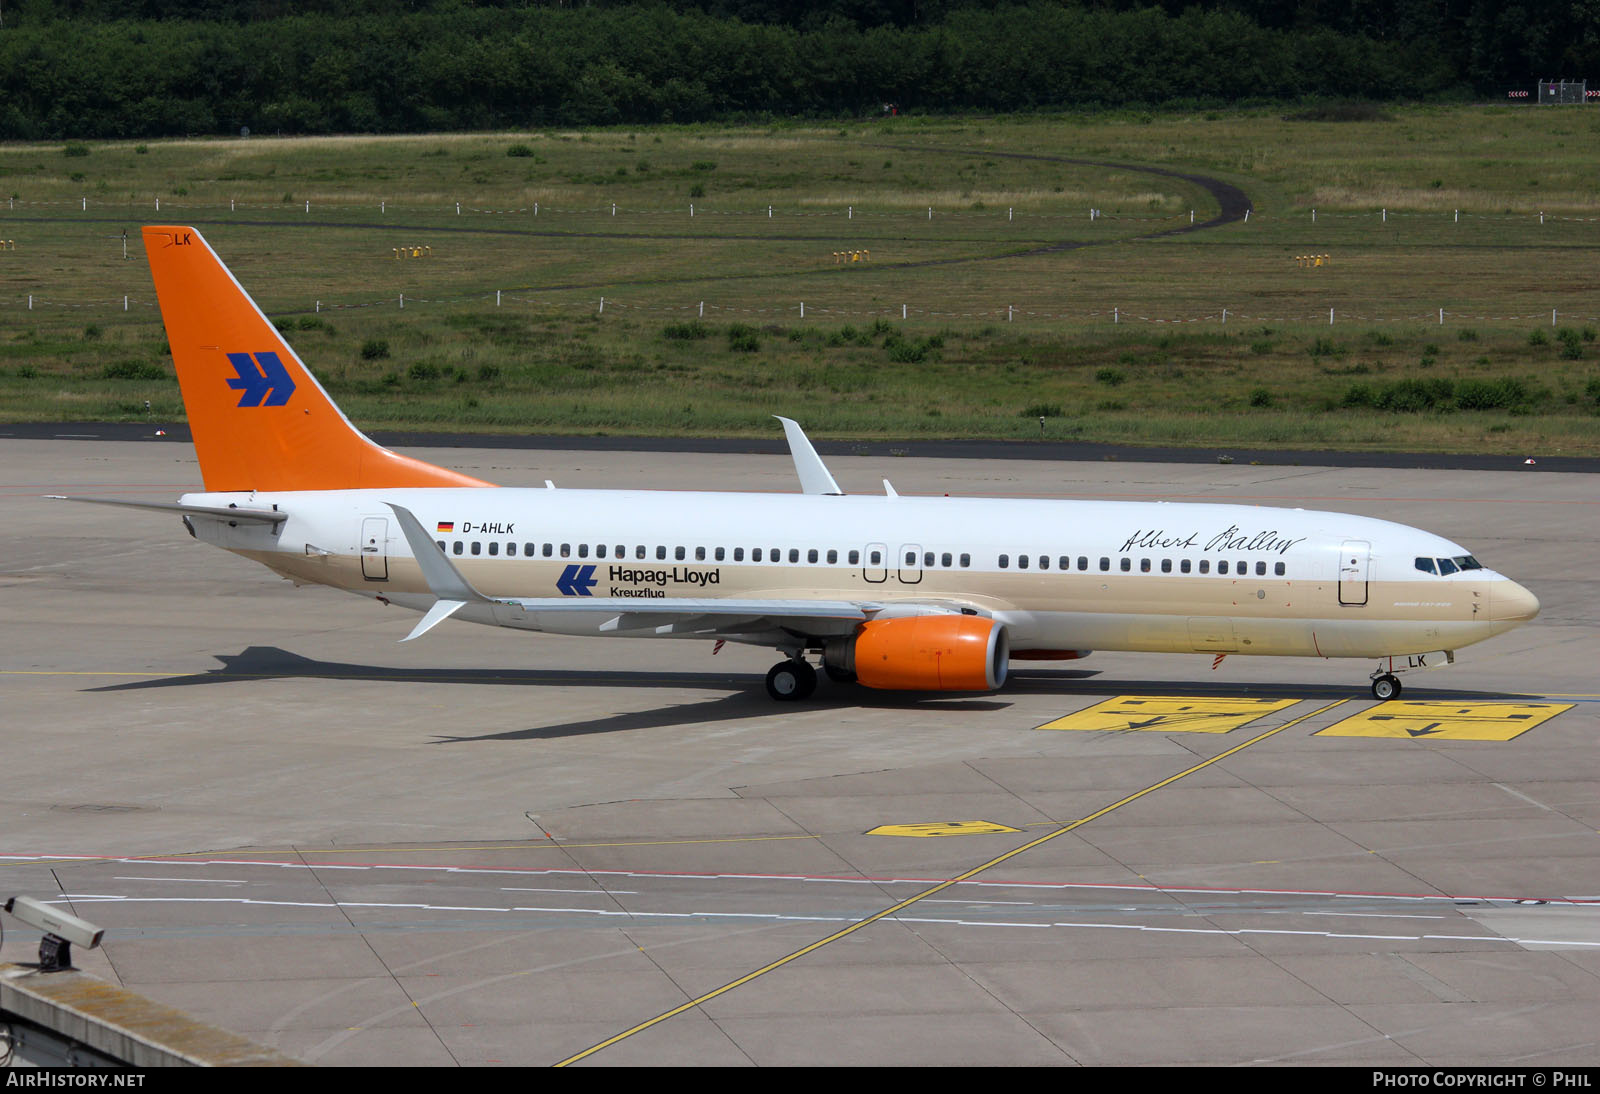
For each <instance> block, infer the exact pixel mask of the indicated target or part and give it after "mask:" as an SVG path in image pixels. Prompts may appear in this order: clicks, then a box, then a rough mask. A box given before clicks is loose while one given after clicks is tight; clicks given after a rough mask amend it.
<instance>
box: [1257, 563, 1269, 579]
mask: <svg viewBox="0 0 1600 1094" xmlns="http://www.w3.org/2000/svg"><path fill="white" fill-rule="evenodd" d="M1256 576H1257V577H1266V576H1267V564H1266V563H1265V562H1258V563H1256Z"/></svg>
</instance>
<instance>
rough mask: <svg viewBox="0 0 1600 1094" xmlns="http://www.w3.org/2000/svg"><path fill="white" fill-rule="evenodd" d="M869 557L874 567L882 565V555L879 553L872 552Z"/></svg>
mask: <svg viewBox="0 0 1600 1094" xmlns="http://www.w3.org/2000/svg"><path fill="white" fill-rule="evenodd" d="M869 557H870V559H871V562H872V564H873V565H874V566H878V565H881V564H882V563H883V553H882V552H881V551H873V552H872V554H871V555H870V556H869Z"/></svg>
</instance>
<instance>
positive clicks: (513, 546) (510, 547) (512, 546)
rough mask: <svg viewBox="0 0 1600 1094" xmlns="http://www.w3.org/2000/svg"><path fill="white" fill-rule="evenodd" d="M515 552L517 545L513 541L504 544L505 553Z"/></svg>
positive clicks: (511, 553) (512, 553)
mask: <svg viewBox="0 0 1600 1094" xmlns="http://www.w3.org/2000/svg"><path fill="white" fill-rule="evenodd" d="M516 553H517V545H516V544H515V543H508V544H506V554H508V555H514V554H516Z"/></svg>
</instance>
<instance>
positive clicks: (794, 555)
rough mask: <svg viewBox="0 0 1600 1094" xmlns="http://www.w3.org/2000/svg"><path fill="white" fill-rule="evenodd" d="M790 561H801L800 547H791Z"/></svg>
mask: <svg viewBox="0 0 1600 1094" xmlns="http://www.w3.org/2000/svg"><path fill="white" fill-rule="evenodd" d="M789 561H790V562H799V561H800V548H798V547H791V548H789Z"/></svg>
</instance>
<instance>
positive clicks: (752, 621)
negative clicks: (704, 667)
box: [502, 596, 881, 636]
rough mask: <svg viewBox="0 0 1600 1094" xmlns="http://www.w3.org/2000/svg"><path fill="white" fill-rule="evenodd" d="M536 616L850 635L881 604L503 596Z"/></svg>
mask: <svg viewBox="0 0 1600 1094" xmlns="http://www.w3.org/2000/svg"><path fill="white" fill-rule="evenodd" d="M502 603H506V604H514V605H516V606H517V607H519V608H521V609H522V610H523V611H525V612H529V613H532V614H536V615H545V614H552V615H563V616H569V617H570V616H581V617H584V618H587V619H594V620H597V622H598V627H599V630H600V632H601V633H603V634H626V633H628V632H630V631H650V632H653V633H655V634H705V635H728V636H733V635H737V634H747V633H752V632H765V631H772V630H785V631H798V632H800V633H803V634H808V635H815V634H849V633H850V632H851V631H852V630H854V629H855V627H856V624H858V623H862V622H865V621H866V620H867V619H870V618H871V617H872V615H873V613H875V612H876V611H877V610H878V609H879V608H880V607H881V606H880V605H877V604H858V603H853V602H851V601H845V600H738V599H709V598H694V597H673V598H670V599H669V598H664V597H663V598H660V599H654V598H652V599H650V600H642V599H637V598H634V597H600V596H595V597H588V596H585V597H536V598H520V597H513V598H508V599H506V600H505V601H503V602H502Z"/></svg>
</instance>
